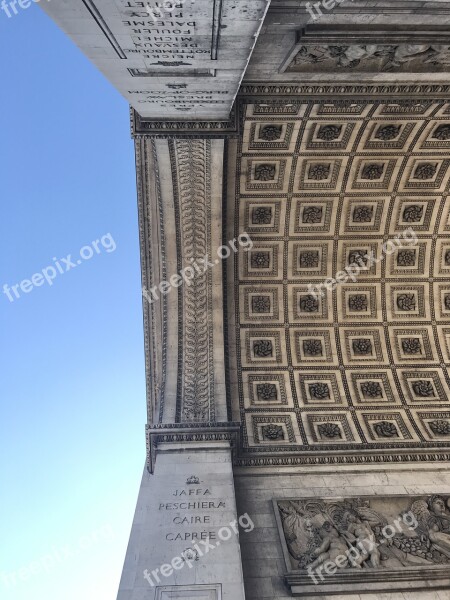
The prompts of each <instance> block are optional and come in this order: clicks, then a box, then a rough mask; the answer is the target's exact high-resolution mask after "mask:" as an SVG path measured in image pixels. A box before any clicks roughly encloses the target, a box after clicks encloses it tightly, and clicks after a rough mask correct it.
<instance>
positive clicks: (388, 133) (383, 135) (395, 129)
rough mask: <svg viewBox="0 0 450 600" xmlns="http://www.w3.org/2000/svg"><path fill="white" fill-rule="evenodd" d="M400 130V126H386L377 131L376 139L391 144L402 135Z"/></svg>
mask: <svg viewBox="0 0 450 600" xmlns="http://www.w3.org/2000/svg"><path fill="white" fill-rule="evenodd" d="M400 130H401V126H400V125H384V126H383V127H380V128H379V129H378V130H377V132H376V134H375V137H376V138H377V139H379V140H383V141H384V142H389V141H391V140H395V138H397V137H398V136H399V135H400Z"/></svg>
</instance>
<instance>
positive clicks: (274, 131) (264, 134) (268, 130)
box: [259, 125, 283, 142]
mask: <svg viewBox="0 0 450 600" xmlns="http://www.w3.org/2000/svg"><path fill="white" fill-rule="evenodd" d="M282 131H283V126H282V125H264V127H261V129H260V130H259V137H260V138H261V139H262V140H266V141H268V142H274V141H275V140H279V139H280V137H281V133H282Z"/></svg>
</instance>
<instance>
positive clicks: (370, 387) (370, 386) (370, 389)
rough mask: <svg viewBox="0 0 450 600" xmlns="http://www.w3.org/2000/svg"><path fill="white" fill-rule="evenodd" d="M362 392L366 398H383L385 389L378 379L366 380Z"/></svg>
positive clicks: (362, 385)
mask: <svg viewBox="0 0 450 600" xmlns="http://www.w3.org/2000/svg"><path fill="white" fill-rule="evenodd" d="M361 392H362V394H363V396H364V398H382V397H383V389H382V387H381V385H380V384H379V383H378V381H364V383H362V384H361Z"/></svg>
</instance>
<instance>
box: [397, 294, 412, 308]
mask: <svg viewBox="0 0 450 600" xmlns="http://www.w3.org/2000/svg"><path fill="white" fill-rule="evenodd" d="M397 308H398V309H399V310H404V311H411V310H415V309H416V297H415V295H414V294H399V295H398V296H397Z"/></svg>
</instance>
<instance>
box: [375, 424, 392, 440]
mask: <svg viewBox="0 0 450 600" xmlns="http://www.w3.org/2000/svg"><path fill="white" fill-rule="evenodd" d="M373 428H374V430H375V433H376V434H377V435H378V436H379V437H385V438H390V437H398V430H397V427H396V426H395V425H394V423H391V422H390V421H380V422H379V423H375V424H374V426H373Z"/></svg>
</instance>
